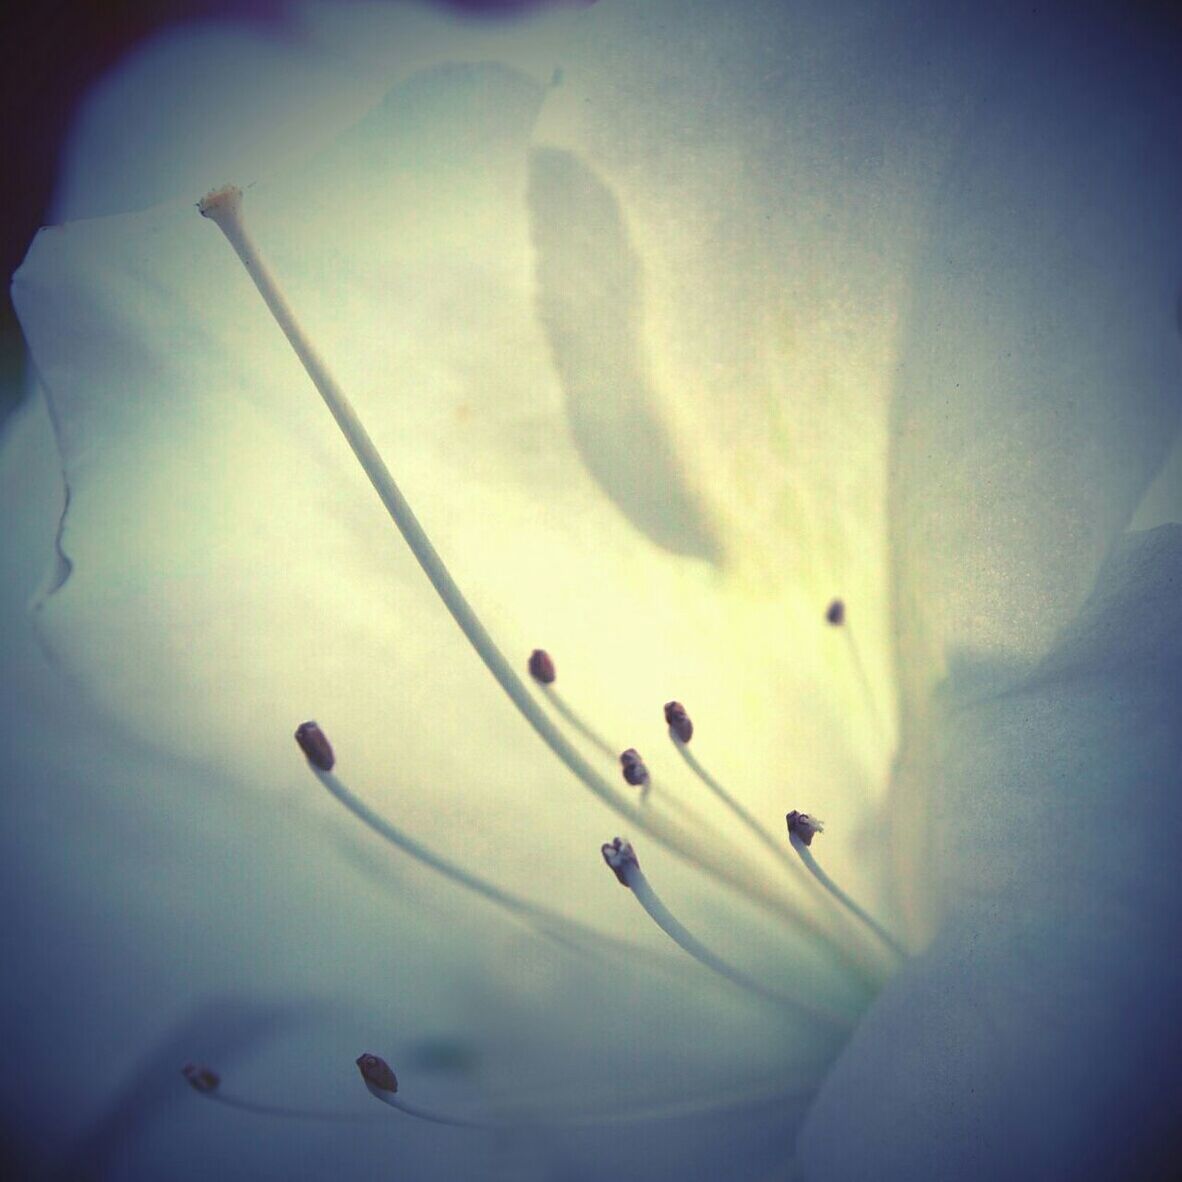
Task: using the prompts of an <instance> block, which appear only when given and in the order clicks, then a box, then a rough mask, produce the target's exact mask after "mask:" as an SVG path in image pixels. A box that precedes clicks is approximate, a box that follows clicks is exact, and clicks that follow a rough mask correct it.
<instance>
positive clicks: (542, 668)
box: [529, 648, 558, 685]
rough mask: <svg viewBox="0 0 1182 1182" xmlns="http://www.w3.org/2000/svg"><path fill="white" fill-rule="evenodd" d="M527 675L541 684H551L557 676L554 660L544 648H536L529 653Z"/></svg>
mask: <svg viewBox="0 0 1182 1182" xmlns="http://www.w3.org/2000/svg"><path fill="white" fill-rule="evenodd" d="M529 675H530V677H532V678H533V679H534V681H538V682H541V684H542V685H551V684H552V683H553V681H554V679H555V677H557V676H558V674H557V672H556V671H555V669H554V661H553V660H552V659H551V657H550V654H549V653H548V652H546V650H545V649H544V648H536V649H534V651H533V652H532V653H530V654H529Z"/></svg>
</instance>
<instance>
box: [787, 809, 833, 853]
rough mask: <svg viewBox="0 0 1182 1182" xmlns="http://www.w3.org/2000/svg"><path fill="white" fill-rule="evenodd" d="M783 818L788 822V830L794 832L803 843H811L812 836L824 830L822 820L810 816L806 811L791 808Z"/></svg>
mask: <svg viewBox="0 0 1182 1182" xmlns="http://www.w3.org/2000/svg"><path fill="white" fill-rule="evenodd" d="M784 820H785V821H787V822H788V832H789V833H794V834H795V835H796V836H797V837H799V838H800V840H801V841H803V842H804V844H805V845H812V844H813V838H814V837H816V836H817V834H818V833H824V832H825V822H824V821H818V820H817V818H816V817H810V816H809V814H808V813H802V812H800V811H799V810H797V809H793V810H792V812H790V813H789V814H788V815H787V816H786V817H785V818H784Z"/></svg>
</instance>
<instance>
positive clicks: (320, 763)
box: [295, 722, 337, 772]
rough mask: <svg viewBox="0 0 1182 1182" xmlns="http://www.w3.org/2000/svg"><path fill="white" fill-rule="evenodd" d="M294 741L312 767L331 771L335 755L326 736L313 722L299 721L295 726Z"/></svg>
mask: <svg viewBox="0 0 1182 1182" xmlns="http://www.w3.org/2000/svg"><path fill="white" fill-rule="evenodd" d="M295 741H296V742H297V743H299V745H300V750H301V751H302V752H303V753H304V754H305V755H306V756H307V757H308V762H309V763H310V764H311V765H312V766H313V767H318V768H319V769H320V770H321V771H322V772H331V771H332V768H333V764H335V763H336V761H337V760H336V756H335V755H333V753H332V744H331V743H329V741H328V737H327V736H326V735H325V733H324V732H323V731H322V730H321V729H320V727H319V725H318V724H317V723H315V722H301V723H300V725H299V726H297V727H296V732H295Z"/></svg>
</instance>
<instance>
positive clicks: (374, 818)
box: [308, 761, 668, 967]
mask: <svg viewBox="0 0 1182 1182" xmlns="http://www.w3.org/2000/svg"><path fill="white" fill-rule="evenodd" d="M308 766H309V767H310V768H311V770H312V773H313V775H315V777H316V778H317V779H318V780H319V781H320V783H321V784H323V785H324V787H325V788H327V789H328V791H329V792H330V793H331V794H332V796H333V797H334V798H335V799H336V800H338V801H339V802H340V803H341V804H343V805H344V806H345V808H347V809H348V810H349V812H351V813H352V814H353V815H354V816H355V817H356V818H357V819H358V820H359V821H361V822H362V823H363V824H365V825H366V826H368V827H369V829H371V830H372V831H373V832H374V833H376V834H377V835H378V836H379V837H380V838H381V839H382V840H383V841H385V842H387V843H388V844H389V845H392V846H394V847H395V848H396V849H399V850H401V851H402V852H403V853H405V854H409V855H410V856H411V857H412V858H414V859H415V860H416V861H418V862H421V863H422V864H423V865H424V866H429V867H430V868H431V869H432V870H434V871H436V872H437V873H439V874H442V875H443V876H444V877H445V878H447V879H450V880H451V881H452V882H454V883H456V884H457V885H459V886H462V887H465V888H467V889H468V890H470V891H472V892H473V893H474V894H477V895H479V896H480V897H481V898H482V899H486V900H488V901H489V902H490V903H494V904H495V905H496V906H498V907H501V908H503V909H504V910H505V911H508V912H509V913H510V914H511V915H514V916H515V917H517V918H518V919H522V920H524V921H525V922H527V923H528V924H530V925H531V926H532V927H534V928H535V929H536V930H537V931H539V932H540V933H541V934H542V935H544V936H548V937H550V938H551V939H553V940H555V941H557V942H558V943H560V944H563V945H565V946H568V947H573V948H575V949H577V950H578V951H581V952H590V953H592V954H594V955H596V956H598V955H599V954H600V953H602V952H603V951H604V950H605V949H611V950H613V951H615V952H617V953H618V954H620V955H622V956H627V957H628V958H630V959H632V958H637V957H644V952H643V950H641V949H637V948H634V947H633V946H632V945H630V944H628V943H626V942H625V941H622V940H616V939H615V938H613V937H611V936H605V935H602V934H600V933H599V932H597V931H596V930H595V929H594V928H590V927H587V926H585V925H584V924H581V923H579V922H578V921H577V920H573V919H567V918H566V917H565V916H564V915H560V914H559V913H558V912H557V911H551V910H549V909H548V908H545V907H540V906H538V905H537V904H534V903H530V902H528V901H527V900H525V899H522V898H520V897H519V896H517V895H512V894H510V893H509V892H508V891H503V890H501V888H500V887H498V886H494V885H493V884H492V883H491V882H488V881H487V880H486V879H483V878H479V877H477V876H476V875H475V874H472V873H471V872H470V871H468V870H465V869H464V868H463V867H462V866H457V865H456V864H455V863H454V862H451V861H449V860H448V859H446V858H444V857H441V856H440V855H439V854H437V853H435V851H434V850H431V849H428V848H427V847H426V846H425V845H423V844H422V843H420V842H418V841H416V840H415V839H414V838H413V837H411V836H409V835H408V834H406V833H404V832H403V831H402V830H401V829H399V828H397V827H396V826H395V825H392V824H391V823H390V822H389V821H388V820H386V818H385V817H383V816H382V815H381V814H380V813H377V812H375V811H374V810H373V809H372V808H370V807H369V805H367V804H366V803H365V802H364V801H363V800H361V799H360V798H359V797H357V796H355V795H354V794H353V792H351V791H350V790H349V788H348V787H346V785H345V784H344V783H342V781H341V779H340V777H338V776H337V775H336V774H335V773H333V772H332V771H327V770H325V769H323V768H320V767H317V766H315V765H314V764H313V763H312V762H311V761H309V764H308ZM665 967H668V966H665Z"/></svg>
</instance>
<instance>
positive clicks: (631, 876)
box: [600, 837, 853, 1027]
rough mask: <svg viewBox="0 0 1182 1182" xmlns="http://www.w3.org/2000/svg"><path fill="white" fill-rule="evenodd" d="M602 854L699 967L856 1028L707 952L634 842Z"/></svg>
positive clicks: (616, 842) (610, 845)
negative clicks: (665, 898)
mask: <svg viewBox="0 0 1182 1182" xmlns="http://www.w3.org/2000/svg"><path fill="white" fill-rule="evenodd" d="M600 853H602V854H603V860H604V861H605V862H606V863H607V865H608V867H609V869H610V870H611V872H612V873H613V874H614V875H615V876H616V881H617V882H619V884H620V885H621V886H625V887H627V888H628V889H629V890H631V892H632V894H633V895H634V896H635V897H636V901H637V902H638V903H639V904H640V905H641V907H643V908H644V909H645V911H647V912H648V915H649V918H650V919H652V921H653V922H654V923H655V924H656V925H657V927H659V928H660V929H661V931H663V932H664V933H665V935H667V936H668V937H669V939H671V940H672V941H673V942H674V943H675V944H676V945H677V946H678V947H679V948H681V949H682V950H684V951H685V952H688V953H689V955H690V956H692V957H693V958H694V959H695V960H696V961H698V962H699V964H703V965H705V966H706V968H708V969H710V970H711V971H712V972H715V973H717V974H718V975H719V976H721V977H725V978H726V979H727V980H728V981H730V982H731V983H732V984H734V985H738V986H739V988H740V989H744V990H746V991H747V992H748V993H751V994H754V995H755V996H756V997H758V998H760V999H761V1000H763V1001H768V1002H772V1003H773V1004H775V1005H777V1006H785V1005H787V1006H789V1007H791V1008H793V1009H798V1010H801V1011H803V1012H804V1013H807V1014H809V1015H811V1016H812V1017H814V1018H817V1019H819V1020H820V1021H822V1022H827V1023H829V1024H831V1025H835V1026H841V1027H848V1026H850V1025H852V1024H853V1023H852V1021H851V1019H850V1018H849V1017H848V1016H847V1015H845V1014H841V1013H839V1012H837V1011H836V1010H830V1009H828V1008H827V1007H825V1006H823V1005H818V1004H817V1003H815V1002H812V1001H809V1000H806V999H804V998H802V997H799V996H796V995H792V994H786V993H782V992H780V991H779V990H775V989H769V988H768V987H767V986H765V985H763V984H762V983H760V982H759V981H757V980H755V978H754V977H751V976H749V975H748V974H747V973H744V972H743V971H742V970H741V969H737V968H735V967H734V966H733V965H732V964H730V963H729V962H728V961H726V960H724V959H723V958H722V957H721V956H718V955H717V954H715V953H714V952H712V951H711V950H710V949H709V948H707V947H706V945H705V944H703V943H702V941H701V940H699V939H698V938H697V937H696V936H694V935H691V934H690V932H689V931H688V930H687V929H686V928H685V927H684V926H683V925H682V923H681V922H680V921H679V920H678V919H677V918H676V917H675V916H674V915H673V913H672V912H671V911H670V910H669V908H668V907H666V906H665V904H664V903H663V902H662V901H661V898H660V896H659V895H658V894H657V892H656V891H654V890H653V888H652V886H651V885H650V884H649V881H648V879H647V878H646V877H645V875H644V871H643V870H641V868H640V862H639V860H638V859H637V857H636V851H635V850H634V849H633V848H632V843H631V842H629V841H625V840H624V839H623V838H621V837H617V838H614V839H613V840H612V841H610V842H607V843H606V844H604V845H602V846H600Z"/></svg>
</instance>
